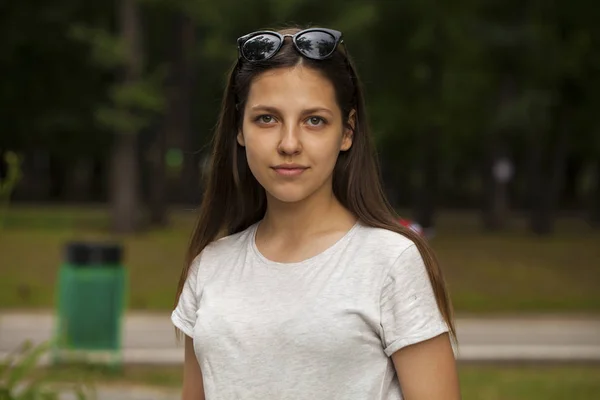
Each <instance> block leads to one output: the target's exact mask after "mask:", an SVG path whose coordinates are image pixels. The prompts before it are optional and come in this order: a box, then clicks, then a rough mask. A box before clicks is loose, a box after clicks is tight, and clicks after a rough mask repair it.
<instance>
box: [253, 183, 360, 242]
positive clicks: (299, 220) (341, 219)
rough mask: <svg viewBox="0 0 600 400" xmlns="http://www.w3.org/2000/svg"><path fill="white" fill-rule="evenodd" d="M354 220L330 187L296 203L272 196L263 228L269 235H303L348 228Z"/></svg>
mask: <svg viewBox="0 0 600 400" xmlns="http://www.w3.org/2000/svg"><path fill="white" fill-rule="evenodd" d="M355 223H356V218H355V217H354V216H353V215H352V213H351V212H350V211H348V210H347V209H346V208H345V207H344V206H343V205H342V204H341V203H340V202H339V201H338V200H337V198H336V197H335V196H334V195H333V192H332V191H327V192H325V193H318V192H317V193H314V194H313V195H312V196H310V197H308V198H306V199H304V200H302V201H300V202H296V203H284V202H281V201H279V200H277V199H273V198H269V199H268V202H267V212H266V214H265V217H264V219H263V221H262V222H261V227H260V230H261V231H262V234H263V235H266V236H271V235H277V236H279V237H288V238H290V239H302V238H305V237H308V236H311V235H313V234H315V233H317V232H323V231H327V230H348V229H350V228H351V227H352V226H353V225H354V224H355Z"/></svg>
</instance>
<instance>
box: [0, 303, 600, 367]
mask: <svg viewBox="0 0 600 400" xmlns="http://www.w3.org/2000/svg"><path fill="white" fill-rule="evenodd" d="M53 326H54V317H53V315H52V314H51V313H49V312H36V313H14V312H10V313H8V312H5V313H0V359H1V358H2V357H3V356H4V355H6V353H7V352H9V351H11V350H13V349H14V348H16V347H17V346H18V345H19V344H20V343H22V342H23V341H24V340H26V339H30V340H32V341H33V342H34V343H39V342H42V341H45V340H48V339H50V337H51V335H52V332H53ZM457 329H458V336H459V341H460V348H459V349H458V350H459V351H458V353H457V354H458V359H459V360H461V361H600V316H597V317H561V316H553V317H545V318H542V317H527V318H526V317H522V318H485V319H482V318H458V319H457ZM123 360H124V362H125V363H129V364H161V365H168V364H171V365H173V364H179V363H181V362H182V361H183V349H182V347H181V345H178V344H177V342H176V340H175V331H174V328H173V326H172V325H171V322H170V319H169V315H168V314H150V313H131V314H128V315H127V317H126V318H125V321H124V331H123Z"/></svg>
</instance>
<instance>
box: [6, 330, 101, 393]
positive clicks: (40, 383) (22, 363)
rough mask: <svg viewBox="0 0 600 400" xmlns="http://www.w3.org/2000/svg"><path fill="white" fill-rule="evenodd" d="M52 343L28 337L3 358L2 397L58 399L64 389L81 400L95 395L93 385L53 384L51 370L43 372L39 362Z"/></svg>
mask: <svg viewBox="0 0 600 400" xmlns="http://www.w3.org/2000/svg"><path fill="white" fill-rule="evenodd" d="M50 346H51V343H50V342H44V343H42V344H39V345H37V346H34V345H32V344H31V342H29V341H27V342H25V343H24V344H23V345H22V346H20V348H18V349H17V350H16V351H15V352H13V353H12V354H9V355H8V356H7V358H6V359H5V360H2V361H0V400H58V399H59V398H60V397H59V395H60V393H61V392H62V393H65V392H71V393H73V394H74V395H75V396H76V398H77V400H86V399H92V398H94V392H93V388H92V387H91V386H90V385H85V384H69V385H66V386H65V385H61V387H58V386H57V385H55V384H52V381H51V380H50V379H48V376H47V374H44V373H41V372H40V370H39V368H38V367H39V363H40V361H41V358H42V357H43V356H44V355H45V354H47V353H48V351H49V349H50Z"/></svg>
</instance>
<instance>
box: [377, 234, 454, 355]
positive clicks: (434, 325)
mask: <svg viewBox="0 0 600 400" xmlns="http://www.w3.org/2000/svg"><path fill="white" fill-rule="evenodd" d="M380 306H381V329H382V342H383V347H384V350H385V353H386V354H387V355H388V356H391V355H392V354H394V353H395V352H396V351H398V350H400V349H401V348H403V347H405V346H409V345H411V344H415V343H418V342H421V341H424V340H427V339H431V338H433V337H435V336H438V335H440V334H442V333H444V332H448V330H449V329H448V326H447V324H446V322H445V321H444V319H443V317H442V314H441V312H440V311H439V308H438V306H437V302H436V299H435V296H434V293H433V288H432V285H431V281H430V280H429V275H428V274H427V270H426V267H425V263H424V262H423V258H422V257H421V254H420V252H419V250H418V248H417V247H416V246H415V245H414V244H411V245H410V247H408V248H407V249H406V250H404V251H403V253H402V254H401V255H400V256H399V257H398V259H397V260H396V261H395V262H394V264H393V265H392V266H391V268H390V270H389V272H388V274H387V276H386V278H385V281H384V284H383V287H382V291H381V304H380Z"/></svg>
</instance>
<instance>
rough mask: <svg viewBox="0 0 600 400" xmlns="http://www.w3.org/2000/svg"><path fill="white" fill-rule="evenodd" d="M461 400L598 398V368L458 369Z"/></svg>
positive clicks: (135, 379) (153, 373) (101, 375)
mask: <svg viewBox="0 0 600 400" xmlns="http://www.w3.org/2000/svg"><path fill="white" fill-rule="evenodd" d="M181 372H182V371H181V367H142V366H129V367H125V368H124V369H123V370H122V371H121V372H107V371H103V370H99V369H95V370H94V369H89V368H87V369H86V368H83V369H82V368H78V369H68V368H57V369H53V370H52V371H51V372H50V375H51V378H52V379H54V380H57V381H71V380H73V378H74V377H75V376H76V377H77V378H79V379H83V380H86V381H90V380H91V381H93V382H96V384H100V383H102V384H115V385H117V384H127V385H130V384H136V385H148V386H154V387H160V388H172V389H179V388H180V387H181V380H182V374H181ZM459 376H460V382H461V392H462V397H463V399H464V400H471V399H472V400H542V399H543V400H564V399H569V400H588V399H594V398H600V366H597V365H593V366H577V365H567V366H545V365H544V366H535V365H534V366H510V365H508V366H506V365H503V366H490V365H484V366H480V365H460V366H459Z"/></svg>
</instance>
